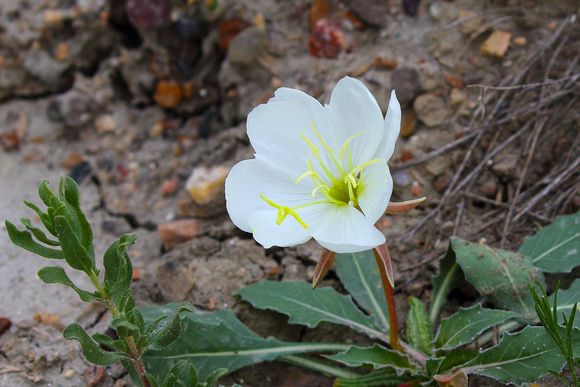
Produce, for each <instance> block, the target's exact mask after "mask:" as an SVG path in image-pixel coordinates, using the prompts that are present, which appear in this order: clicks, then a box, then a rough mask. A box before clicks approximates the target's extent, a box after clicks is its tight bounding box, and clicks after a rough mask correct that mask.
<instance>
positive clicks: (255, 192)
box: [225, 157, 313, 232]
mask: <svg viewBox="0 0 580 387" xmlns="http://www.w3.org/2000/svg"><path fill="white" fill-rule="evenodd" d="M312 189H313V184H311V182H310V181H309V180H308V179H303V180H301V181H300V182H299V183H298V184H295V183H294V180H293V178H292V177H290V176H289V175H288V172H287V171H284V170H281V169H277V168H276V167H275V166H274V165H272V164H270V163H268V162H267V161H265V160H263V159H262V158H261V157H257V158H256V159H252V160H244V161H241V162H239V163H238V164H236V165H234V167H233V168H232V170H231V171H230V173H229V175H228V177H227V178H226V186H225V191H226V208H227V210H228V214H229V215H230V218H231V219H232V221H233V222H234V224H235V225H236V226H237V227H239V228H240V229H242V230H244V231H246V232H252V227H251V226H250V225H249V223H248V217H249V215H250V214H251V213H253V212H255V211H262V210H273V211H274V212H275V213H276V212H277V210H276V209H275V208H273V207H272V206H270V205H269V204H268V203H266V202H265V201H264V200H263V199H262V198H261V197H260V194H263V195H264V196H265V197H266V198H268V199H270V200H272V201H274V202H276V203H277V204H280V205H285V206H290V207H294V206H297V205H302V204H305V203H307V202H311V201H312V200H313V199H312V197H311V192H312Z"/></svg>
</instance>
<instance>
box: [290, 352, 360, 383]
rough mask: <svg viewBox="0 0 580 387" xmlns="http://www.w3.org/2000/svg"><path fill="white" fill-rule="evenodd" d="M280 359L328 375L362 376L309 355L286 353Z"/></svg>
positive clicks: (347, 377)
mask: <svg viewBox="0 0 580 387" xmlns="http://www.w3.org/2000/svg"><path fill="white" fill-rule="evenodd" d="M280 360H282V361H285V362H287V363H291V364H296V365H299V366H302V367H306V368H310V369H311V370H315V371H319V372H322V373H323V374H326V375H331V376H334V377H337V378H345V379H349V378H354V377H357V376H360V374H357V373H356V372H352V371H349V370H345V369H342V368H337V367H333V366H331V365H328V364H326V363H323V362H321V361H317V360H312V359H309V358H307V357H302V356H296V355H286V356H282V357H280Z"/></svg>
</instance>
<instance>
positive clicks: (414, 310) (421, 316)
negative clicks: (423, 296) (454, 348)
mask: <svg viewBox="0 0 580 387" xmlns="http://www.w3.org/2000/svg"><path fill="white" fill-rule="evenodd" d="M408 301H409V314H408V315H407V340H408V341H409V344H411V345H412V346H413V347H415V348H416V349H418V350H420V351H421V352H423V353H425V354H427V355H429V356H430V355H431V352H432V351H433V344H432V341H433V325H432V324H431V321H430V320H429V316H428V315H427V310H426V309H425V305H423V303H422V302H421V301H420V300H419V299H418V298H416V297H409V298H408Z"/></svg>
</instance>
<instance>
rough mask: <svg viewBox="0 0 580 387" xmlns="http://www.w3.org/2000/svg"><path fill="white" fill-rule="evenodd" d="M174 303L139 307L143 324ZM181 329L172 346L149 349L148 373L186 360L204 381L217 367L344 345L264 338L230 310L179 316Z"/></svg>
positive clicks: (233, 367)
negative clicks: (181, 320) (181, 321)
mask: <svg viewBox="0 0 580 387" xmlns="http://www.w3.org/2000/svg"><path fill="white" fill-rule="evenodd" d="M177 308H178V307H177V305H165V306H163V307H145V308H141V312H142V313H143V317H144V319H145V321H146V322H147V323H151V322H153V321H156V320H157V319H158V318H159V317H160V316H162V315H166V314H171V313H173V311H175V310H176V309H177ZM183 327H184V329H183V332H182V334H181V335H180V336H179V337H178V338H177V340H175V342H173V344H172V345H170V346H168V347H167V348H165V349H162V350H159V351H149V352H147V353H146V354H145V355H144V362H145V365H146V367H147V369H148V370H149V372H150V373H151V374H152V375H154V376H155V377H157V378H159V377H160V376H161V375H166V374H167V373H168V372H169V369H170V368H171V364H172V363H173V362H175V361H178V360H187V361H188V362H189V363H190V364H193V365H194V367H195V368H196V370H197V371H198V372H199V379H200V380H202V381H206V380H207V379H208V378H209V376H210V375H211V374H212V373H213V372H215V371H216V370H217V369H220V368H227V369H228V371H229V372H232V371H235V370H237V369H239V368H242V367H245V366H248V365H252V364H257V363H261V362H264V361H270V360H275V359H276V358H278V357H281V356H284V355H290V354H299V353H305V352H312V351H341V350H345V349H347V348H348V347H349V346H348V345H343V344H332V343H331V344H326V343H286V342H283V341H280V340H277V339H275V338H273V337H269V338H267V339H264V338H262V337H260V336H258V335H257V334H255V333H254V332H252V331H251V330H249V329H248V328H247V327H246V326H245V325H244V324H242V322H240V321H239V320H238V319H237V318H236V316H235V315H234V313H233V312H232V311H231V310H221V311H217V312H198V313H195V314H188V315H186V316H184V317H183Z"/></svg>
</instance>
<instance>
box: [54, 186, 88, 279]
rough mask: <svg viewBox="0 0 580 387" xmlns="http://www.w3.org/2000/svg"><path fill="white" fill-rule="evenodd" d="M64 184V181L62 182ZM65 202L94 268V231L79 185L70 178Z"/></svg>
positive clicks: (66, 188) (65, 192)
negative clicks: (82, 204)
mask: <svg viewBox="0 0 580 387" xmlns="http://www.w3.org/2000/svg"><path fill="white" fill-rule="evenodd" d="M61 183H62V180H61ZM64 200H65V201H66V203H67V209H68V210H69V212H70V215H72V218H73V219H74V222H73V223H75V224H73V225H72V227H73V229H75V231H76V233H77V237H78V236H79V235H80V242H81V245H82V246H83V247H84V248H85V250H86V251H87V254H88V256H89V257H90V258H91V260H92V266H93V267H94V266H95V251H94V247H93V230H92V229H91V225H90V224H89V222H88V221H87V218H86V216H85V214H84V213H83V210H82V209H81V203H80V191H79V186H78V185H77V183H76V182H75V181H74V180H73V179H72V178H71V177H69V176H67V177H65V178H64Z"/></svg>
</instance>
